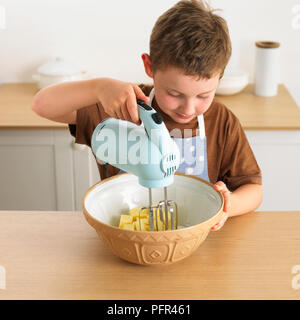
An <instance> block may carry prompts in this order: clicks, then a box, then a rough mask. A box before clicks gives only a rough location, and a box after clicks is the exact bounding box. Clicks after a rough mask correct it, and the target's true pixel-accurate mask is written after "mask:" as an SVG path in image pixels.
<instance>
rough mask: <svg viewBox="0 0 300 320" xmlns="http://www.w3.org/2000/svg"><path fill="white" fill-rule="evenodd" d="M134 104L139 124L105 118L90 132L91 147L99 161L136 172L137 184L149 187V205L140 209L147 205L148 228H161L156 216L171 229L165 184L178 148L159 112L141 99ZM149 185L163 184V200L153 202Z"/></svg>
mask: <svg viewBox="0 0 300 320" xmlns="http://www.w3.org/2000/svg"><path fill="white" fill-rule="evenodd" d="M137 106H138V112H139V118H140V120H141V121H142V125H140V126H139V125H136V124H134V123H132V122H129V121H124V120H119V119H115V118H107V119H105V120H103V121H102V122H100V123H99V124H98V126H97V127H96V128H95V130H94V132H93V136H92V142H91V145H92V150H93V152H94V154H95V156H96V157H97V159H98V160H100V162H101V163H109V164H110V165H112V166H114V167H117V168H119V169H121V170H122V171H125V172H128V173H131V174H133V175H135V176H137V177H138V181H139V184H140V185H142V186H144V187H146V188H148V189H149V207H143V208H142V209H141V210H143V209H145V208H149V226H150V230H151V231H154V230H159V231H161V229H160V228H159V227H158V226H159V223H158V222H159V221H158V218H159V219H160V220H161V221H164V230H169V229H172V230H173V229H175V228H176V226H177V206H176V203H175V202H174V201H173V200H168V198H167V186H169V185H171V184H172V183H173V181H174V174H175V172H176V170H177V169H178V167H179V163H180V151H179V148H178V146H177V144H176V143H175V142H174V141H173V140H172V138H171V137H170V134H169V131H168V129H167V128H166V126H165V124H164V122H163V119H162V117H161V115H160V114H159V113H157V112H156V111H155V110H154V109H153V108H152V107H150V106H149V105H147V104H146V103H145V102H144V101H142V100H137ZM151 188H164V200H162V201H160V202H159V204H158V205H157V206H153V204H152V191H151ZM155 210H156V212H157V214H155V213H154V211H155Z"/></svg>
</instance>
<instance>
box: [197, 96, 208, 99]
mask: <svg viewBox="0 0 300 320" xmlns="http://www.w3.org/2000/svg"><path fill="white" fill-rule="evenodd" d="M208 97H209V96H205V97H204V96H199V98H200V99H207V98H208Z"/></svg>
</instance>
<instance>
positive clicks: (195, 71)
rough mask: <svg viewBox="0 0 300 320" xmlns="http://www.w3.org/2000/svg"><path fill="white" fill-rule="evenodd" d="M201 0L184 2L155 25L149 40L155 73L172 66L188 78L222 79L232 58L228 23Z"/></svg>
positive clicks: (183, 0) (175, 6) (164, 15)
mask: <svg viewBox="0 0 300 320" xmlns="http://www.w3.org/2000/svg"><path fill="white" fill-rule="evenodd" d="M214 11H215V10H212V9H211V8H209V6H208V5H207V4H206V3H205V2H203V1H200V0H182V1H179V2H178V3H177V4H175V5H174V6H173V7H172V8H170V9H169V10H167V11H166V12H165V13H164V14H162V15H161V16H160V17H159V18H158V20H157V21H156V23H155V25H154V27H153V30H152V33H151V38H150V59H151V65H152V71H153V72H154V73H155V72H156V71H157V70H163V69H165V68H167V67H169V66H173V67H177V68H180V69H182V70H183V71H184V72H185V74H187V75H191V76H199V77H200V78H211V76H213V75H214V74H215V73H217V72H220V73H221V75H222V74H223V72H224V69H225V67H226V65H227V63H228V60H229V58H230V56H231V41H230V37H229V31H228V27H227V23H226V21H225V20H224V19H223V18H222V17H220V16H218V15H216V14H214V13H213V12H214Z"/></svg>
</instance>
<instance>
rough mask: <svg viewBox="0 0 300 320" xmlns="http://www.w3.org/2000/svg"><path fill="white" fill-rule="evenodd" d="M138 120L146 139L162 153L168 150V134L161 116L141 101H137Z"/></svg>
mask: <svg viewBox="0 0 300 320" xmlns="http://www.w3.org/2000/svg"><path fill="white" fill-rule="evenodd" d="M137 106H138V111H139V118H140V120H141V121H142V122H143V125H144V128H145V131H146V133H147V135H148V138H149V139H150V140H151V141H152V142H154V143H155V144H156V145H157V146H158V147H159V149H160V150H161V151H162V152H163V153H164V152H165V151H166V150H168V141H169V139H170V133H169V131H168V129H167V128H166V125H165V123H164V122H163V118H162V116H161V115H160V114H159V113H157V112H156V111H155V110H154V109H153V108H152V107H151V106H149V105H148V104H147V103H146V102H144V101H143V100H140V99H137Z"/></svg>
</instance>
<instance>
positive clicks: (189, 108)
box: [180, 101, 195, 116]
mask: <svg viewBox="0 0 300 320" xmlns="http://www.w3.org/2000/svg"><path fill="white" fill-rule="evenodd" d="M180 110H181V113H182V114H184V115H185V116H192V115H194V113H195V105H194V103H193V102H192V101H186V102H185V104H184V106H182V108H181V109H180Z"/></svg>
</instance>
